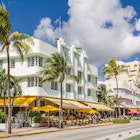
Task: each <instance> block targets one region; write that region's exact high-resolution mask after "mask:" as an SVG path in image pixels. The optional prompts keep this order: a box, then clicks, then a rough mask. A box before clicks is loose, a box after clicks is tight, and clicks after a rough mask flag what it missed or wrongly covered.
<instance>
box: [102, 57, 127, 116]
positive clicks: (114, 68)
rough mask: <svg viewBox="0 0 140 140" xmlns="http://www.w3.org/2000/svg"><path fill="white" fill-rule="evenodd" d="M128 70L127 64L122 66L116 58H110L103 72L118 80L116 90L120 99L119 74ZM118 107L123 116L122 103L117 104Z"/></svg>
mask: <svg viewBox="0 0 140 140" xmlns="http://www.w3.org/2000/svg"><path fill="white" fill-rule="evenodd" d="M124 71H126V70H125V66H120V65H117V61H116V60H115V59H110V60H109V61H108V64H107V66H104V67H103V69H102V72H103V74H107V77H108V78H115V80H116V90H117V95H116V98H117V99H118V98H119V97H118V77H117V76H118V75H119V74H121V73H122V72H124ZM117 107H118V112H119V117H120V116H121V111H120V104H119V102H118V104H117Z"/></svg>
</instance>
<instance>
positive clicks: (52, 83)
mask: <svg viewBox="0 0 140 140" xmlns="http://www.w3.org/2000/svg"><path fill="white" fill-rule="evenodd" d="M51 89H54V90H57V89H58V82H51Z"/></svg>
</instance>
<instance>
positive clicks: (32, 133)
mask: <svg viewBox="0 0 140 140" xmlns="http://www.w3.org/2000/svg"><path fill="white" fill-rule="evenodd" d="M106 125H113V124H112V123H110V124H102V125H96V126H94V125H91V126H81V127H75V128H64V129H58V130H49V131H48V130H45V131H40V132H29V133H22V132H21V133H18V134H7V135H2V136H0V139H1V138H9V137H18V136H28V135H36V134H43V133H53V132H58V131H65V130H76V129H83V128H92V127H100V126H106Z"/></svg>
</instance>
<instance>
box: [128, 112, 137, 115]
mask: <svg viewBox="0 0 140 140" xmlns="http://www.w3.org/2000/svg"><path fill="white" fill-rule="evenodd" d="M127 114H130V115H131V114H137V112H135V111H129V112H128V113H127Z"/></svg>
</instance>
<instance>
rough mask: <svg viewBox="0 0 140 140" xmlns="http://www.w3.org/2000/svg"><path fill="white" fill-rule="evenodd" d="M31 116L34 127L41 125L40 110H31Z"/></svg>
mask: <svg viewBox="0 0 140 140" xmlns="http://www.w3.org/2000/svg"><path fill="white" fill-rule="evenodd" d="M29 117H30V118H31V126H32V127H39V126H40V121H41V116H40V113H39V112H36V111H32V110H31V111H30V112H29Z"/></svg>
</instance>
